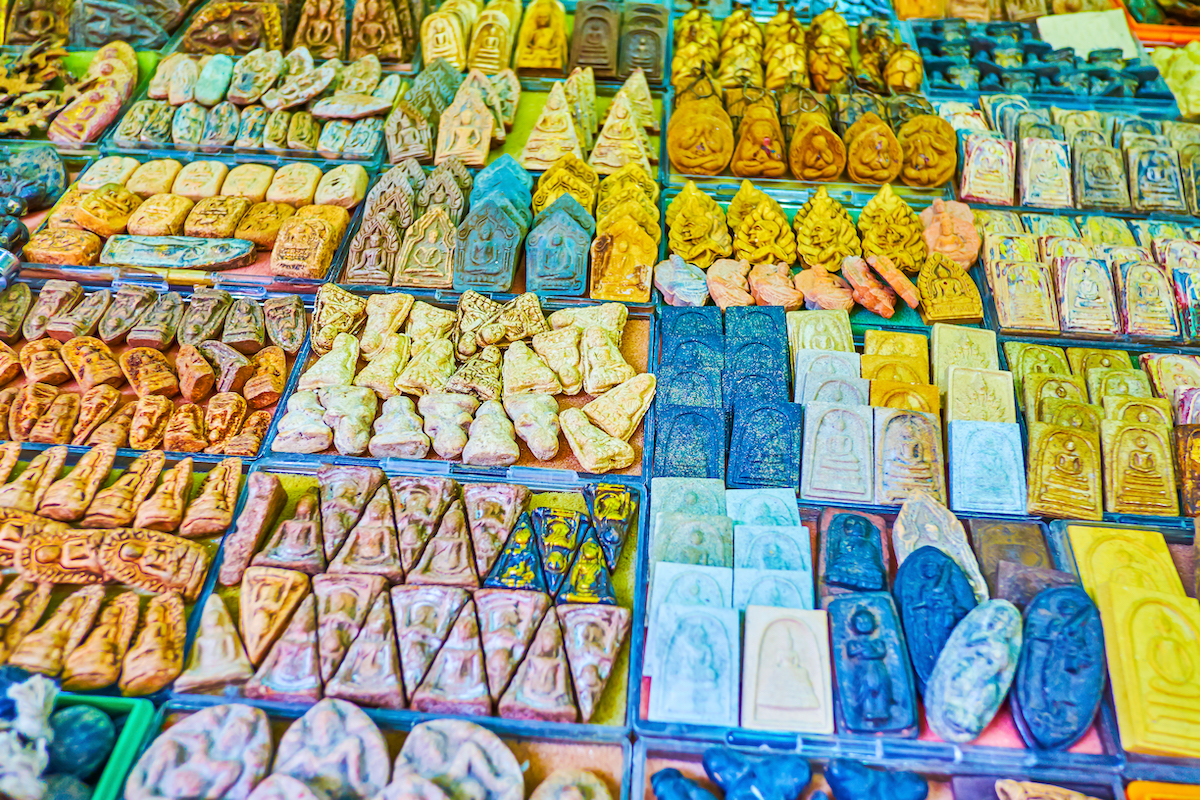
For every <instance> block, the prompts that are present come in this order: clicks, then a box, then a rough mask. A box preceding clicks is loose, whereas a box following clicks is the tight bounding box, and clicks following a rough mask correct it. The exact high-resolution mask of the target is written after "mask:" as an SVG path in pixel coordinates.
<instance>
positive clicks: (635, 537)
mask: <svg viewBox="0 0 1200 800" xmlns="http://www.w3.org/2000/svg"><path fill="white" fill-rule="evenodd" d="M346 461H347V460H346V459H341V458H327V459H325V461H324V463H330V464H344V463H346ZM374 465H375V466H378V467H380V468H381V469H382V470H383V471H384V473H385V474H386V475H387V477H388V478H389V479H391V478H394V477H397V476H406V475H407V476H417V477H419V476H422V475H442V476H446V475H448V476H449V477H452V478H453V479H455V480H456V481H458V482H459V483H464V484H466V483H488V482H494V481H497V480H500V481H505V482H510V483H517V484H521V485H524V486H528V487H529V488H530V489H531V490H532V492H533V493H542V492H579V491H580V490H582V489H583V487H584V486H586V485H589V484H594V483H598V482H603V481H596V480H591V479H582V478H579V477H577V476H570V475H555V474H531V473H530V472H528V471H527V472H524V473H513V472H511V471H510V474H509V475H505V476H496V475H471V474H463V473H449V472H447V471H444V470H438V469H429V470H422V469H420V467H421V462H416V464H413V463H412V462H407V461H403V462H401V461H394V460H385V461H382V462H378V461H377V462H375V464H374ZM320 466H321V464H318V463H315V462H313V461H296V460H292V459H288V458H278V457H276V458H265V459H260V460H259V461H257V462H255V464H254V466H253V467H252V468H251V472H269V473H272V474H276V475H279V476H280V478H281V480H282V481H283V483H284V488H285V490H286V491H287V492H288V495H289V501H288V503H287V505H285V507H284V509H283V511H282V512H281V515H280V519H286V518H287V515H288V514H290V513H291V512H292V510H294V508H295V505H296V501H297V500H298V499H299V497H300V495H301V494H302V493H303V491H304V490H306V489H307V488H309V487H312V486H316V474H317V470H318V469H319V468H320ZM431 466H435V467H436V466H437V465H436V464H435V465H431ZM559 478H561V480H560V479H559ZM623 483H624V484H625V485H626V486H627V487H628V488H629V489H630V491H631V492H633V494H634V495H635V497H636V499H637V503H638V509H637V529H636V531H633V532H631V533H630V536H629V538H628V539H627V541H626V543H625V549H624V551H623V552H622V555H621V559H620V561H619V562H618V566H617V570H616V571H615V572H614V573H613V583H614V586H615V588H616V591H617V598H618V601H619V602H620V604H621V605H623V606H624V607H626V608H628V609H629V610H630V612H631V620H632V621H634V622H636V620H637V619H638V618H639V617H640V616H641V615H643V613H644V612H643V610H642V607H641V606H642V603H643V602H644V596H645V592H644V591H643V590H642V588H641V587H643V586H644V585H645V574H644V572H643V564H644V558H643V557H642V553H643V551H644V550H645V548H646V542H647V535H648V534H647V533H646V520H647V518H648V515H649V507H650V501H649V494H648V492H647V491H646V489H645V487H643V486H641V485H639V484H636V483H633V482H624V481H623ZM246 494H247V484H245V483H243V485H242V492H241V497H240V498H239V500H238V509H237V511H238V513H239V514H240V513H241V511H242V509H243V508H244V506H245V502H246ZM235 518H236V517H235ZM224 554H225V550H224V542H222V546H221V549H220V550H219V551H218V552H217V554H216V557H215V558H214V560H213V565H212V568H211V569H210V571H209V576H208V580H207V581H206V583H205V586H204V590H203V592H202V593H201V595H200V599H199V600H198V601H197V602H196V604H195V606H194V607H193V610H192V612H191V615H190V617H189V620H188V633H189V637H188V644H189V651H190V645H191V643H192V641H193V640H194V638H195V630H196V629H197V628H198V626H199V624H200V618H201V615H202V611H203V608H204V603H205V601H206V600H207V598H208V597H209V595H210V594H212V593H213V592H218V593H219V594H220V596H221V597H223V598H224V599H225V600H226V602H227V605H228V606H229V607H230V609H231V613H232V614H233V615H234V619H237V611H236V605H234V602H235V598H237V596H238V594H239V587H237V586H233V587H218V586H217V574H218V572H219V571H220V567H221V564H222V562H223V560H224ZM634 629H635V626H634V625H631V631H630V639H632V638H633V636H634V633H633V631H634ZM631 652H632V647H631V645H630V644H629V643H626V644H625V645H623V646H622V648H621V651H620V653H619V654H618V657H617V660H616V662H615V663H614V664H613V670H612V674H611V675H610V677H609V681H608V685H607V686H606V687H605V690H604V694H603V695H602V697H601V700H600V702H599V703H598V705H597V709H596V716H595V717H593V720H597V721H593V722H590V723H586V724H585V723H551V722H538V721H523V720H506V719H502V718H500V717H465V718H466V719H470V720H471V721H472V722H478V723H480V724H484V725H490V724H491V723H497V724H498V725H501V726H504V727H505V728H506V729H507V730H511V731H513V732H522V733H524V734H526V735H539V734H543V733H546V734H548V733H554V734H555V735H557V736H559V737H562V738H573V739H581V740H586V739H588V738H589V737H601V738H607V737H621V738H626V737H627V736H628V731H629V729H630V720H631V719H632V718H633V717H634V715H635V713H636V708H637V706H636V699H637V692H636V691H635V688H634V686H633V685H632V684H631V683H628V678H629V675H630V672H629V659H630V654H631ZM185 663H186V662H185ZM237 691H238V690H237V688H236V687H227V688H226V689H225V690H224V692H223V693H221V694H212V695H200V694H194V695H182V694H178V693H176V694H175V695H174V696H175V697H176V698H177V699H178V698H183V697H187V698H188V699H190V700H191V699H194V700H197V701H204V702H219V701H222V700H223V701H225V702H230V701H233V702H239V703H247V704H249V705H256V706H260V707H263V708H267V709H275V710H280V711H286V712H287V713H288V714H290V715H293V716H298V715H299V714H302V713H303V712H304V711H305V710H306V709H307V708H309V707H310V705H311V704H301V703H277V702H271V701H259V700H249V699H247V698H244V697H239V696H237V694H236V693H237ZM364 710H366V711H367V712H368V713H369V714H371V716H372V717H373V718H374V719H375V720H376V721H377V722H379V723H380V724H381V725H385V724H386V725H387V726H391V727H395V728H407V727H409V726H411V725H413V724H415V723H417V722H421V721H424V720H428V719H436V718H439V717H445V716H447V715H446V714H428V713H423V712H418V711H411V710H398V711H396V710H387V709H371V708H365V707H364Z"/></svg>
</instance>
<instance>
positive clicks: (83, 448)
mask: <svg viewBox="0 0 1200 800" xmlns="http://www.w3.org/2000/svg"><path fill="white" fill-rule="evenodd" d="M19 282H20V283H27V284H29V286H30V288H32V289H33V292H34V295H35V300H36V295H37V293H38V292H39V291H40V290H41V288H42V286H43V285H44V284H45V281H43V280H29V279H25V278H22V279H19ZM124 284H139V285H149V286H151V287H152V288H154V289H156V290H157V291H158V292H160V293H163V294H165V293H166V292H168V291H175V292H178V293H179V294H181V295H182V296H183V299H184V301H185V302H190V300H191V297H192V294H193V293H194V292H195V288H194V287H190V286H173V285H170V284H168V283H166V282H165V281H162V282H149V283H147V282H144V281H136V280H126V281H113V282H112V283H111V284H109V283H103V284H102V285H88V286H86V287H85V293H86V294H91V293H92V292H95V291H101V290H103V289H107V288H111V290H112V292H113V293H114V294H115V293H116V291H117V289H118V288H120V286H121V285H124ZM220 288H223V289H225V290H227V291H229V293H230V294H231V295H233V297H234V299H238V298H248V299H251V300H256V301H258V302H259V303H260V304H261V303H262V302H263V301H265V300H267V299H269V298H271V297H281V296H285V295H286V294H288V293H283V292H267V291H265V290H263V289H262V287H259V286H254V285H249V286H237V285H228V284H226V285H223V286H222V287H220ZM299 297H300V298H301V299H302V300H303V301H304V304H305V311H306V313H307V314H308V315H309V316H310V318H311V315H312V307H313V302H314V300H315V297H314V296H313V295H303V294H302V295H299ZM25 344H26V342H25V339H24V338H21V339H20V340H18V342H17V344H16V345H15V346H14V349H16V350H17V351H18V353H19V352H20V349H21V347H23V346H24V345H25ZM267 344H268V345H269V344H270V341H269V340H268V342H267ZM308 347H309V344H308V339H307V337H306V338H305V340H304V344H302V345H301V347H300V350H299V351H298V352H297V353H296V355H294V356H293V355H287V354H285V355H286V359H287V361H286V363H287V374H286V376H285V382H284V390H283V393H282V394H281V395H280V399H279V400H278V401H277V402H276V403H275V404H274V405H272V406H267V407H266V408H264V409H247V416H248V415H249V414H250V413H251V412H252V411H258V410H263V411H267V412H269V413H270V414H271V424H272V426H274V424H275V423H276V422H277V421H278V419H279V417H281V416H282V415H283V413H284V406H285V404H286V399H287V397H288V396H289V394H290V392H291V389H292V387H293V386H294V385H295V383H296V381H297V380H299V378H300V370H299V367H300V365H302V364H304V363H305V359H306V358H307V356H308ZM112 349H113V353H114V355H116V356H118V357H119V356H120V354H121V353H122V352H124V351H125V350H127V349H128V345H127V344H125V343H124V342H122V343H121V344H119V345H116V346H114V347H113V348H112ZM178 351H179V344H178V341H176V342H175V343H173V344H172V345H171V347H169V348H167V350H166V351H165V352H166V353H167V354H168V355H169V356H170V357H171V358H172V360H173V359H174V357H175V355H177V354H178ZM8 385H9V386H10V387H14V388H16V387H20V386H23V385H25V379H24V376H23V375H19V376H18V377H17V379H16V380H14V381H13V382H11V383H10V384H8ZM59 388H60V389H62V390H63V391H66V392H76V393H79V394H82V390H81V389H80V388H79V385H78V384H77V383H76V382H75V381H74V380H70V381H67V382H66V383H64V384H62V385H61V386H60V387H59ZM120 389H121V393H122V401H123V402H128V401H131V400H136V399H137V395H136V394H135V393H134V391H133V388H132V387H131V386H130V385H129V383H128V381H125V382H124V383H122V385H121V387H120ZM208 399H209V398H206V399H205V400H203V401H201V404H202V405H204V406H205V407H207V403H208ZM172 400H173V401H174V402H175V404H176V405H180V404H182V403H185V402H186V401H185V400H184V399H183V397H182V396H180V395H176V396H175V397H173V398H172ZM269 432H270V429H268V433H269ZM267 440H268V437H267V436H266V435H264V436H263V441H262V444H261V445H260V446H259V449H258V452H257V453H256V454H255V455H254V456H253V457H241V458H242V460H243V461H252V460H253V458H257V457H258V456H260V455H262V454H263V453H265V452H266V445H267ZM27 446H29V447H32V448H38V449H44V448H47V447H51V446H53V445H45V444H37V443H27ZM68 448H69V450H70V451H71V452H73V453H80V454H82V453H86V452H87V451H88V450H90V449H91V448H90V447H88V446H87V445H68ZM159 449H162V448H159ZM117 452H118V453H121V454H125V455H130V456H134V457H136V456H137V455H140V454H141V453H143V452H145V451H143V450H135V449H133V448H130V447H122V448H120V449H119V450H118V451H117ZM165 452H168V453H171V454H173V455H177V456H178V457H180V458H186V457H189V456H190V457H192V458H197V459H200V458H202V457H203V458H211V459H214V460H215V461H219V460H221V459H222V458H224V456H207V455H206V454H204V453H184V452H178V451H165Z"/></svg>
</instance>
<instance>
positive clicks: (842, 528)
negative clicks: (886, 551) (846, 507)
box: [825, 514, 883, 589]
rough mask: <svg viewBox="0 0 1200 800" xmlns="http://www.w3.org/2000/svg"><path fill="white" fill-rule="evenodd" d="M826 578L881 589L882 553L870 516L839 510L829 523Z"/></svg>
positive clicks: (840, 583)
mask: <svg viewBox="0 0 1200 800" xmlns="http://www.w3.org/2000/svg"><path fill="white" fill-rule="evenodd" d="M827 535H828V536H829V541H828V543H827V544H826V547H827V548H828V549H827V560H826V566H825V576H826V577H825V579H826V580H827V581H828V582H829V583H830V584H833V585H835V586H844V587H846V588H848V589H880V588H882V583H883V554H882V553H881V552H880V550H879V540H878V534H877V532H876V531H875V528H874V526H873V525H872V524H871V522H870V521H869V520H866V519H864V518H863V517H860V516H857V515H855V514H839V515H838V516H836V517H834V519H833V521H832V523H831V524H830V526H829V532H828V534H827Z"/></svg>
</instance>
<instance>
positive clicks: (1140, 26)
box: [1109, 0, 1200, 47]
mask: <svg viewBox="0 0 1200 800" xmlns="http://www.w3.org/2000/svg"><path fill="white" fill-rule="evenodd" d="M1109 3H1110V4H1111V5H1112V7H1113V8H1119V9H1121V10H1122V11H1124V12H1125V22H1127V23H1128V24H1129V32H1130V33H1132V34H1133V35H1134V36H1136V37H1137V40H1138V41H1139V42H1142V43H1143V44H1162V45H1175V46H1178V47H1184V46H1186V45H1187V44H1189V43H1190V42H1194V41H1196V40H1197V39H1200V27H1196V26H1193V25H1155V24H1153V23H1149V22H1138V21H1137V20H1136V19H1134V18H1133V15H1132V14H1130V13H1129V8H1128V6H1126V5H1125V3H1123V2H1122V0H1109Z"/></svg>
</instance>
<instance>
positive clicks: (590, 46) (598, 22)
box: [421, 0, 670, 80]
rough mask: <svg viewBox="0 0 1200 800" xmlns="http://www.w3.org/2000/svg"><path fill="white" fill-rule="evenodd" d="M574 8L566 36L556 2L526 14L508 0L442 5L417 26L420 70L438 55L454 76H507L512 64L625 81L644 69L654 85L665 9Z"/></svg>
mask: <svg viewBox="0 0 1200 800" xmlns="http://www.w3.org/2000/svg"><path fill="white" fill-rule="evenodd" d="M573 11H574V14H573V16H574V24H573V26H572V30H571V31H570V34H571V35H570V36H569V35H568V29H567V24H566V23H567V18H566V9H565V7H564V6H563V4H562V3H560V2H558V0H536V2H533V3H530V4H529V5H528V7H527V8H526V9H525V11H524V14H522V9H521V4H520V3H514V2H512V0H491V2H489V3H488V4H487V5H486V6H484V5H483V3H482V2H480V1H479V0H446V2H443V3H442V4H441V5H440V6H439V7H438V9H437V11H435V12H433V13H432V14H429V15H428V16H427V17H426V18H425V19H424V21H423V22H422V23H421V52H422V55H423V56H424V59H425V66H426V67H427V68H428V67H429V66H430V64H431V63H432V62H434V61H435V60H437V59H439V58H440V59H445V60H446V61H447V62H448V63H450V64H451V65H452V66H453V67H454V68H455V69H456V70H458V71H460V72H461V71H464V70H476V69H477V70H481V71H483V72H486V73H487V74H489V75H494V74H496V73H499V72H502V71H508V70H509V66H510V64H511V65H512V67H514V68H515V69H516V71H517V72H519V73H521V74H523V75H548V76H554V75H558V76H561V75H563V74H565V73H566V71H567V68H568V65H569V66H570V67H571V68H572V69H578V68H581V67H583V68H594V69H595V72H596V74H597V75H599V76H601V77H604V78H616V77H621V78H627V77H629V75H630V73H631V72H633V71H634V70H645V71H646V72H647V73H649V75H650V76H651V78H652V79H654V80H659V79H660V78H661V77H662V68H663V54H664V53H665V52H666V33H667V26H668V16H669V13H670V12H669V10H668V9H667V8H666V6H664V5H660V4H658V3H649V2H643V3H638V4H636V5H635V6H634V7H632V8H630V9H627V10H626V9H617V8H614V7H612V6H610V5H608V4H607V3H602V2H601V3H585V4H583V5H582V6H580V7H579V8H575V9H573ZM622 11H623V12H624V13H622ZM568 38H570V39H571V41H570V48H569V49H570V58H569V59H568ZM618 46H619V50H620V53H619V56H618ZM514 77H515V76H514Z"/></svg>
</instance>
